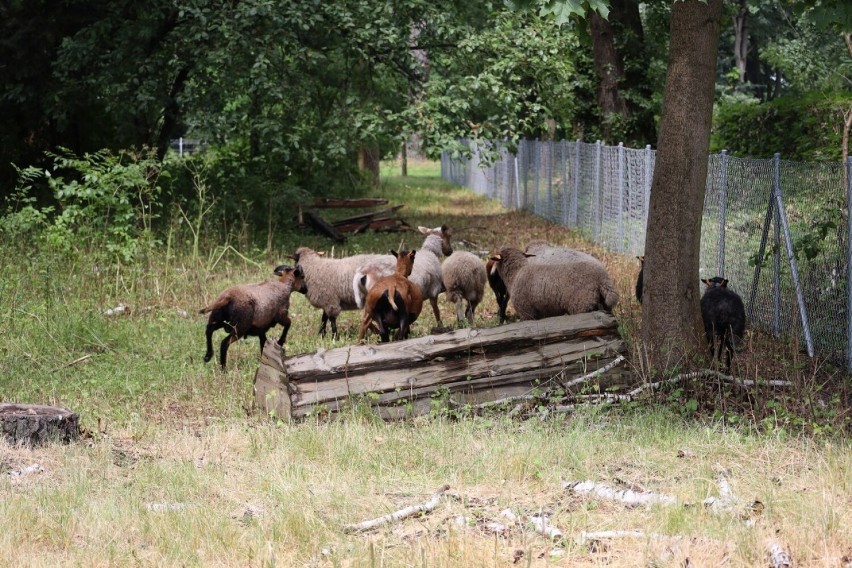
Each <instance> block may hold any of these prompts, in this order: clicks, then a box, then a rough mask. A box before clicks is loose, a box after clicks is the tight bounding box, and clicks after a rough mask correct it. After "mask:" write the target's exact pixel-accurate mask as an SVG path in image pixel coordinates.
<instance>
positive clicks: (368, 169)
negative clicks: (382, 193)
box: [358, 146, 380, 185]
mask: <svg viewBox="0 0 852 568" xmlns="http://www.w3.org/2000/svg"><path fill="white" fill-rule="evenodd" d="M379 159H380V156H379V148H378V147H377V146H361V147H360V148H358V170H359V171H361V172H365V173H366V174H367V177H368V179H369V182H370V184H371V185H378V184H379V161H380V160H379Z"/></svg>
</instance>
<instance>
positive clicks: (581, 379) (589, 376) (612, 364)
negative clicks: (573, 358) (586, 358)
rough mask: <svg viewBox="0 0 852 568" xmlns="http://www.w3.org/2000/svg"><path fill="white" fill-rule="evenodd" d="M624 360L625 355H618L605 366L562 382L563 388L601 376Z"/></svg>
mask: <svg viewBox="0 0 852 568" xmlns="http://www.w3.org/2000/svg"><path fill="white" fill-rule="evenodd" d="M623 361H625V358H624V355H619V356H618V357H616V358H615V359H613V360H612V361H610V362H609V363H607V364H606V365H605V366H603V367H601V368H600V369H598V370H597V371H592V372H591V373H588V374H586V375H583V376H582V377H577V378H575V379H571V380H570V381H568V382H567V383H562V388H564V389H566V390H567V389H568V388H569V387H573V386H574V385H579V384H580V383H583V382H586V381H588V380H590V379H594V378H595V377H599V376H600V375H603V374H604V373H606V372H607V371H609V370H611V369H614V368H615V367H616V366H618V365H619V364H621V363H622V362H623Z"/></svg>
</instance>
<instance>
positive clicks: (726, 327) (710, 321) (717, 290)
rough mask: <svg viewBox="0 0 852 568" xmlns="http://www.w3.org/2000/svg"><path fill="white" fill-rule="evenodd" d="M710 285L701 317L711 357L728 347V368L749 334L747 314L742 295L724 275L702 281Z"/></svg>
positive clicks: (703, 302) (715, 357)
mask: <svg viewBox="0 0 852 568" xmlns="http://www.w3.org/2000/svg"><path fill="white" fill-rule="evenodd" d="M702 282H704V284H706V285H707V289H706V290H705V291H704V295H703V296H702V297H701V319H702V320H704V333H705V334H706V336H707V343H708V344H709V345H710V356H711V357H712V358H713V360H714V361H715V360H716V359H717V358H718V357H720V356H721V354H722V349H723V348H724V349H725V370H726V371H727V370H730V368H731V357H732V355H733V353H734V350H735V348H736V345H737V343H738V342H740V341H741V340H742V338H743V334H744V333H745V325H746V315H745V305H743V300H742V298H740V297H739V295H738V294H737V293H736V292H734V291H733V290H731V289H730V288H728V281H727V280H726V279H725V278H722V277H721V276H716V277H713V278H710V279H709V280H702Z"/></svg>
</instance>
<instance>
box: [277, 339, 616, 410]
mask: <svg viewBox="0 0 852 568" xmlns="http://www.w3.org/2000/svg"><path fill="white" fill-rule="evenodd" d="M621 350H623V343H622V341H621V339H618V338H613V339H610V340H608V341H607V340H605V339H604V338H598V337H594V338H584V341H583V342H581V343H567V342H566V343H553V344H546V345H542V346H537V347H534V348H532V349H531V350H529V351H520V352H512V353H501V354H495V353H488V354H480V355H475V356H473V357H468V356H464V357H459V358H448V359H445V360H443V361H435V360H433V361H432V362H431V364H428V365H423V364H420V365H416V366H414V365H412V366H410V367H407V368H395V369H384V368H375V369H373V370H371V371H369V372H361V373H358V374H352V373H342V374H338V375H337V376H331V377H329V376H326V377H323V378H321V379H320V378H318V379H315V380H303V381H299V382H296V381H292V380H291V381H290V387H291V391H292V400H293V405H294V406H301V405H304V404H320V403H324V402H329V401H332V400H336V399H339V398H344V397H348V396H352V395H357V394H363V393H367V392H379V393H381V392H387V391H393V390H395V389H401V390H406V389H412V388H422V387H427V386H432V385H440V384H442V383H445V382H453V381H455V380H459V379H464V378H466V377H470V378H473V379H478V378H480V377H501V376H503V375H509V374H512V373H517V372H521V371H526V372H532V371H534V370H536V369H539V368H547V367H555V366H557V365H562V366H564V365H567V364H568V363H570V362H573V361H576V360H578V359H583V358H584V357H587V356H589V355H592V354H607V353H617V352H620V351H621Z"/></svg>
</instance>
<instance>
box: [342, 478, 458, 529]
mask: <svg viewBox="0 0 852 568" xmlns="http://www.w3.org/2000/svg"><path fill="white" fill-rule="evenodd" d="M449 489H450V486H449V485H444V486H443V487H441V488H440V489H438V491H436V492H435V494H434V495H432V497H430V498H429V500H428V501H426V502H425V503H421V504H419V505H412V506H410V507H406V508H405V509H400V510H399V511H396V512H394V513H390V514H388V515H384V516H382V517H378V518H377V519H370V520H368V521H363V522H360V523H356V524H354V525H345V526H344V527H343V530H344V531H346V532H364V531H369V530H372V529H374V528H376V527H380V526H382V525H386V524H388V523H392V522H397V521H401V520H403V519H407V518H408V517H411V516H414V515H416V514H417V513H428V512H430V511H432V510H433V509H434V508H435V507H437V506H438V503H440V502H441V497H442V496H443V495H444V493H446V492H447V491H448V490H449Z"/></svg>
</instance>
